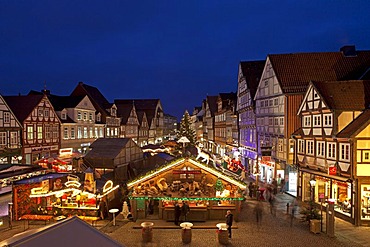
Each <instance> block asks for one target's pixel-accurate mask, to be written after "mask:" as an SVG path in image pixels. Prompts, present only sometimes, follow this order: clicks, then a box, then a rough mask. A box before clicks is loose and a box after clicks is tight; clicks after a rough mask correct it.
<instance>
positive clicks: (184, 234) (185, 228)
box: [180, 222, 193, 244]
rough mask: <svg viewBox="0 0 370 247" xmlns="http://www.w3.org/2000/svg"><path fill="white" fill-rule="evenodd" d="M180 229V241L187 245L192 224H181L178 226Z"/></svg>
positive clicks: (189, 240)
mask: <svg viewBox="0 0 370 247" xmlns="http://www.w3.org/2000/svg"><path fill="white" fill-rule="evenodd" d="M180 226H181V227H182V229H181V239H182V242H183V243H184V244H189V243H190V242H191V236H192V233H191V227H192V226H193V223H190V222H183V223H181V224H180Z"/></svg>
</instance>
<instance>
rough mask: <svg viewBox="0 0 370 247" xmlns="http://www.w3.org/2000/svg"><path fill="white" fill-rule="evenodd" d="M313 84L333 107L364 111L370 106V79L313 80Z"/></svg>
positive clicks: (329, 105) (330, 106)
mask: <svg viewBox="0 0 370 247" xmlns="http://www.w3.org/2000/svg"><path fill="white" fill-rule="evenodd" d="M312 85H313V86H314V88H316V90H317V91H318V93H319V94H320V95H321V96H322V97H323V99H324V101H325V103H326V104H327V105H328V107H329V108H331V109H335V110H343V111H345V110H350V111H353V110H361V111H362V110H364V109H366V108H370V81H361V80H352V81H324V82H315V81H313V82H312ZM348 97H350V99H348ZM346 98H347V99H346Z"/></svg>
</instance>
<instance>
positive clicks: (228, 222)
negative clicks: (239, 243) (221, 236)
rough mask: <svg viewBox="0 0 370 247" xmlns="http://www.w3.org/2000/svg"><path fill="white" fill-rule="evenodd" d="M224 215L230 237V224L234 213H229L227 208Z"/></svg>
mask: <svg viewBox="0 0 370 247" xmlns="http://www.w3.org/2000/svg"><path fill="white" fill-rule="evenodd" d="M225 217H226V225H227V231H228V233H229V238H231V226H232V225H233V220H234V215H233V214H232V213H231V211H230V210H227V212H226V215H225Z"/></svg>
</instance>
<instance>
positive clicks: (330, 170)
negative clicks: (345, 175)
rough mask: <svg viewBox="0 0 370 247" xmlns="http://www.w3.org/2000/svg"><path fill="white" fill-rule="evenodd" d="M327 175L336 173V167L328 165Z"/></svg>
mask: <svg viewBox="0 0 370 247" xmlns="http://www.w3.org/2000/svg"><path fill="white" fill-rule="evenodd" d="M329 175H337V167H336V166H330V167H329Z"/></svg>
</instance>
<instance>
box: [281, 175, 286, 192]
mask: <svg viewBox="0 0 370 247" xmlns="http://www.w3.org/2000/svg"><path fill="white" fill-rule="evenodd" d="M284 192H285V179H284V178H282V179H281V182H280V193H284Z"/></svg>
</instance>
